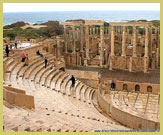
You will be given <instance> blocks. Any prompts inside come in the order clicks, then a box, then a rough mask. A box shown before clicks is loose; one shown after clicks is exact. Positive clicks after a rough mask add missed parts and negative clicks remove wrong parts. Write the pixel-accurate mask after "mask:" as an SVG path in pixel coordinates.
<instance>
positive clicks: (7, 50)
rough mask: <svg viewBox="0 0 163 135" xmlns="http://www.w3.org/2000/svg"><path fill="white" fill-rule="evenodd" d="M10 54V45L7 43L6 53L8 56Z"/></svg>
mask: <svg viewBox="0 0 163 135" xmlns="http://www.w3.org/2000/svg"><path fill="white" fill-rule="evenodd" d="M8 54H9V48H8V45H6V55H7V57H8Z"/></svg>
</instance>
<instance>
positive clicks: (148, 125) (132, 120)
mask: <svg viewBox="0 0 163 135" xmlns="http://www.w3.org/2000/svg"><path fill="white" fill-rule="evenodd" d="M125 109H126V111H124V110H125ZM124 110H121V109H120V108H118V107H117V106H115V105H114V104H113V105H112V106H111V117H112V118H113V119H115V120H117V121H119V122H120V123H122V124H124V125H126V126H128V127H130V128H133V129H153V130H156V129H160V123H159V122H155V121H151V120H148V119H146V118H143V117H141V116H138V115H136V114H134V113H132V114H131V113H130V112H127V108H124Z"/></svg>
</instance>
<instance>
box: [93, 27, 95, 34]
mask: <svg viewBox="0 0 163 135" xmlns="http://www.w3.org/2000/svg"><path fill="white" fill-rule="evenodd" d="M93 35H95V26H93Z"/></svg>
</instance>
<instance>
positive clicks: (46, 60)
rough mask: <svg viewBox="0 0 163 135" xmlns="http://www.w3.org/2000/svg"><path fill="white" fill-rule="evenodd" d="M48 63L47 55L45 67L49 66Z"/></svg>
mask: <svg viewBox="0 0 163 135" xmlns="http://www.w3.org/2000/svg"><path fill="white" fill-rule="evenodd" d="M47 63H48V59H47V57H46V56H45V68H46V67H47Z"/></svg>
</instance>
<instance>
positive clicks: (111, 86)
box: [110, 82, 116, 90]
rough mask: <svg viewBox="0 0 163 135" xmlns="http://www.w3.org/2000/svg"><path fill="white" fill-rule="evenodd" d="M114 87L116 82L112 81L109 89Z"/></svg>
mask: <svg viewBox="0 0 163 135" xmlns="http://www.w3.org/2000/svg"><path fill="white" fill-rule="evenodd" d="M115 88H116V84H115V83H114V82H112V83H111V85H110V89H111V90H115Z"/></svg>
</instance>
